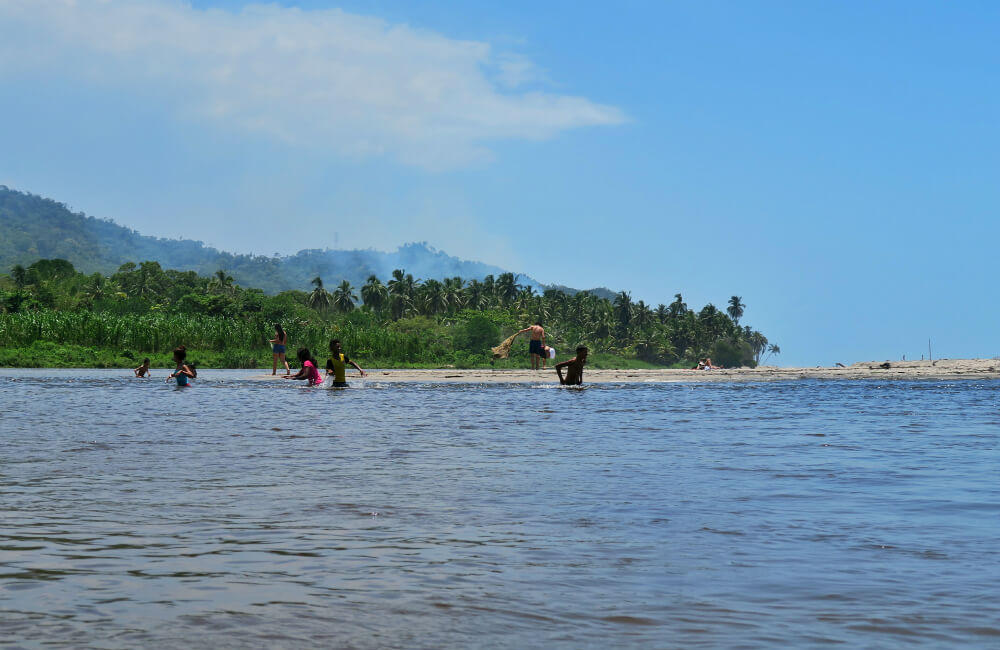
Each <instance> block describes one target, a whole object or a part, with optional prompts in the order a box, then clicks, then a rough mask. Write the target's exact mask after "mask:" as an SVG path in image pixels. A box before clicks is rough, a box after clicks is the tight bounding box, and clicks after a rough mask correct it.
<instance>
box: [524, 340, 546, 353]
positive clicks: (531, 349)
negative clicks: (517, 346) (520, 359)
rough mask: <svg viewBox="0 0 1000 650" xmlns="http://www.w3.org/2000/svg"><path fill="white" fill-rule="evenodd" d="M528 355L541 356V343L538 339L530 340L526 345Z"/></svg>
mask: <svg viewBox="0 0 1000 650" xmlns="http://www.w3.org/2000/svg"><path fill="white" fill-rule="evenodd" d="M528 354H537V355H538V356H542V354H543V353H542V342H541V341H540V340H538V339H531V343H529V344H528Z"/></svg>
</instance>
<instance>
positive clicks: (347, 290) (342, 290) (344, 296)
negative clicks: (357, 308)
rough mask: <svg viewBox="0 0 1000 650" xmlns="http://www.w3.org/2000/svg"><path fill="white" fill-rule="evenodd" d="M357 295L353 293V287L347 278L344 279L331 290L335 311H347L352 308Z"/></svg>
mask: <svg viewBox="0 0 1000 650" xmlns="http://www.w3.org/2000/svg"><path fill="white" fill-rule="evenodd" d="M357 299H358V297H357V296H356V295H354V287H352V286H351V283H350V282H348V281H347V280H344V281H343V282H341V283H340V285H339V286H338V287H337V288H336V289H335V290H334V292H333V306H334V308H335V309H337V311H342V312H345V313H346V312H349V311H353V310H354V301H355V300H357Z"/></svg>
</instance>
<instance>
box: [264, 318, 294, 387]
mask: <svg viewBox="0 0 1000 650" xmlns="http://www.w3.org/2000/svg"><path fill="white" fill-rule="evenodd" d="M268 342H269V343H271V356H272V357H273V363H272V364H271V374H272V375H276V374H278V360H279V359H280V360H281V362H282V363H283V364H285V374H286V375H290V374H292V369H291V368H289V367H288V361H287V360H286V359H285V350H286V346H287V345H288V334H287V333H286V332H285V330H283V329H281V323H275V324H274V338H273V339H269V340H268Z"/></svg>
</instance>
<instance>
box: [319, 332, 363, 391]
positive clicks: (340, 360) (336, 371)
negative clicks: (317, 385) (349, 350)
mask: <svg viewBox="0 0 1000 650" xmlns="http://www.w3.org/2000/svg"><path fill="white" fill-rule="evenodd" d="M347 364H351V365H352V366H354V367H355V368H357V369H358V372H360V373H361V376H362V377H364V376H365V371H364V370H362V369H361V366H359V365H358V364H356V363H354V362H353V361H351V360H350V359H348V358H347V355H346V354H344V350H343V349H342V348H341V347H340V339H333V340H332V341H330V358H329V359H327V360H326V374H327V376H330V375H333V383H332V384H331V386H333V387H335V388H346V387H347V377H346V376H345V372H344V371H345V370H346V367H347Z"/></svg>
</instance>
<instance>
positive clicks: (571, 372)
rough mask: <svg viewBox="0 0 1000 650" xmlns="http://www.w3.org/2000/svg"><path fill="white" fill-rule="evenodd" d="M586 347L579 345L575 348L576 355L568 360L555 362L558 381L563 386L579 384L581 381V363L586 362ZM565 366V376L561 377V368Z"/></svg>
mask: <svg viewBox="0 0 1000 650" xmlns="http://www.w3.org/2000/svg"><path fill="white" fill-rule="evenodd" d="M587 352H588V350H587V347H586V346H584V345H581V346H580V347H578V348H577V349H576V356H575V357H574V358H572V359H570V360H569V361H563V362H562V363H557V364H556V374H557V375H559V383H560V384H563V385H564V386H579V385H580V384H582V383H583V364H585V363H586V362H587ZM563 368H566V377H565V378H564V377H563V374H562V369H563Z"/></svg>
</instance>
